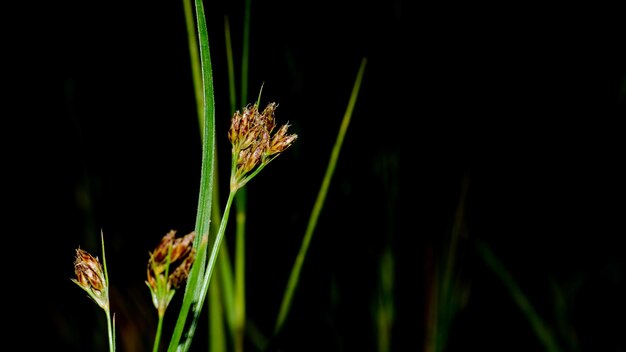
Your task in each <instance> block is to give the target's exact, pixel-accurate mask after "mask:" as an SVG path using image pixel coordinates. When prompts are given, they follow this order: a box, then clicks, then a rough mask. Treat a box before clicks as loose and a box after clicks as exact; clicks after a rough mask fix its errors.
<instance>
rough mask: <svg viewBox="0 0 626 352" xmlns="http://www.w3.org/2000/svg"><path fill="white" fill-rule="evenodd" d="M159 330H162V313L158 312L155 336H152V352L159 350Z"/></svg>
mask: <svg viewBox="0 0 626 352" xmlns="http://www.w3.org/2000/svg"><path fill="white" fill-rule="evenodd" d="M161 330H163V314H159V325H157V331H156V336H155V337H154V346H153V347H152V352H158V351H159V342H160V341H161Z"/></svg>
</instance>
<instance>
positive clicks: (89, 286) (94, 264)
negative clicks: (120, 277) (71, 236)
mask: <svg viewBox="0 0 626 352" xmlns="http://www.w3.org/2000/svg"><path fill="white" fill-rule="evenodd" d="M74 271H75V273H76V279H72V281H73V282H74V283H76V284H77V285H78V286H80V288H82V289H83V290H85V292H87V293H88V294H89V297H91V299H93V300H94V302H96V303H97V304H98V305H99V306H100V307H101V308H102V309H104V310H108V309H109V295H108V285H107V280H106V276H105V275H104V271H103V270H102V265H100V261H99V260H98V258H97V257H94V256H92V255H91V254H89V253H88V252H87V251H84V250H82V249H80V248H78V249H76V260H75V261H74Z"/></svg>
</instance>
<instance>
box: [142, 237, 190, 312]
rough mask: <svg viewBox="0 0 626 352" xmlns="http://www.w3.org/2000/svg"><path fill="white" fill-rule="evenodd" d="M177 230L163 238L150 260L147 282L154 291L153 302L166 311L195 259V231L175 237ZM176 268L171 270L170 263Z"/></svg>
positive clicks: (158, 308) (157, 307)
mask: <svg viewBox="0 0 626 352" xmlns="http://www.w3.org/2000/svg"><path fill="white" fill-rule="evenodd" d="M175 235H176V231H174V230H172V231H170V232H169V233H167V234H166V235H165V236H163V238H162V239H161V242H160V243H159V245H158V246H157V247H156V249H155V250H154V252H152V253H151V254H150V260H149V261H148V280H147V281H146V284H147V285H148V287H149V288H150V292H151V293H152V302H153V303H154V306H155V308H156V309H157V310H158V311H159V315H163V314H164V313H165V309H166V308H167V306H168V305H169V303H170V301H171V300H172V297H173V295H174V292H175V290H176V289H177V288H179V287H180V286H181V284H183V283H184V282H185V280H187V276H189V269H190V268H191V264H193V260H194V250H193V248H192V245H193V238H194V237H195V232H191V233H189V234H187V235H186V236H184V237H182V238H176V239H175V238H174V236H175ZM171 264H174V265H176V268H175V269H174V270H173V271H171V272H170V265H171Z"/></svg>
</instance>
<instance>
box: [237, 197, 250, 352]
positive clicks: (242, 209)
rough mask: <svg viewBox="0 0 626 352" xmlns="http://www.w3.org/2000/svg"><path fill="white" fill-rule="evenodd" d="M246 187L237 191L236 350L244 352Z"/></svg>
mask: <svg viewBox="0 0 626 352" xmlns="http://www.w3.org/2000/svg"><path fill="white" fill-rule="evenodd" d="M246 198H247V197H246V189H245V188H243V189H240V190H239V192H238V193H237V197H236V202H237V215H236V224H237V230H236V232H237V233H236V237H237V242H236V247H235V351H236V352H243V339H244V333H245V327H246V292H245V290H246V282H245V280H246Z"/></svg>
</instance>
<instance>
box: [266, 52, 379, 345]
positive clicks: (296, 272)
mask: <svg viewBox="0 0 626 352" xmlns="http://www.w3.org/2000/svg"><path fill="white" fill-rule="evenodd" d="M366 63H367V59H366V58H363V60H362V61H361V66H360V68H359V72H358V74H357V76H356V80H355V82H354V86H353V88H352V94H351V95H350V100H349V102H348V107H347V108H346V112H345V114H344V116H343V120H342V121H341V126H340V127H339V133H338V134H337V139H336V140H335V145H334V146H333V150H332V152H331V155H330V159H329V161H328V166H327V168H326V173H325V174H324V179H323V180H322V185H321V187H320V190H319V193H318V194H317V199H316V200H315V204H314V205H313V210H312V211H311V216H310V217H309V222H308V224H307V228H306V231H305V233H304V238H303V240H302V244H301V246H300V250H299V251H298V255H297V257H296V260H295V263H294V265H293V268H292V270H291V274H290V276H289V281H288V282H287V287H286V289H285V293H284V295H283V300H282V303H281V305H280V310H279V312H278V318H277V319H276V324H275V326H274V334H278V333H279V332H280V330H281V328H282V326H283V324H284V322H285V319H286V318H287V314H288V313H289V310H290V308H291V302H292V300H293V294H294V292H295V290H296V287H297V286H298V282H299V280H300V272H301V271H302V265H303V264H304V259H305V257H306V253H307V251H308V249H309V244H310V243H311V238H312V237H313V232H314V231H315V227H316V226H317V220H318V218H319V215H320V213H321V211H322V208H323V206H324V201H325V200H326V195H327V194H328V188H329V186H330V181H331V179H332V177H333V174H334V172H335V167H336V165H337V160H338V159H339V152H340V151H341V147H342V145H343V140H344V138H345V135H346V131H347V130H348V126H349V125H350V120H351V118H352V111H353V110H354V106H355V104H356V100H357V97H358V95H359V89H360V87H361V81H362V80H363V73H364V72H365V66H366Z"/></svg>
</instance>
